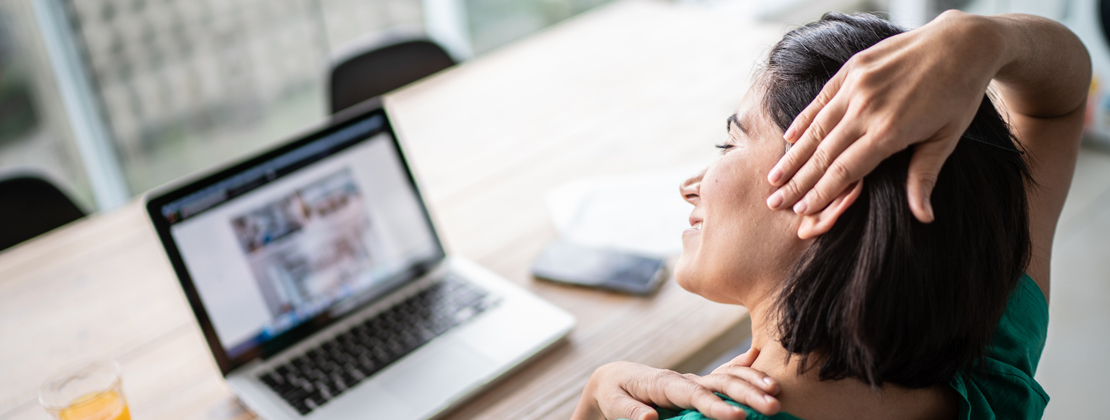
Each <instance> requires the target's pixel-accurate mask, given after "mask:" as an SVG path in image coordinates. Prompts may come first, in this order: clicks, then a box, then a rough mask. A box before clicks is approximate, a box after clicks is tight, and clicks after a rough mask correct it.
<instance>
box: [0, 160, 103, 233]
mask: <svg viewBox="0 0 1110 420" xmlns="http://www.w3.org/2000/svg"><path fill="white" fill-rule="evenodd" d="M84 216H85V212H83V211H81V209H80V208H78V207H77V205H76V204H74V203H73V201H71V200H70V199H69V197H68V196H66V195H65V193H63V192H62V191H61V190H59V189H58V187H55V186H54V184H51V183H50V182H49V181H47V180H45V179H42V178H40V177H38V176H35V175H27V174H20V175H12V176H9V177H6V178H3V179H0V251H3V250H5V249H8V248H10V247H12V246H14V245H16V244H19V243H20V242H23V241H26V240H28V239H31V238H34V237H36V236H39V235H41V234H43V233H46V232H49V231H51V230H54V229H55V228H57V227H60V226H62V225H64V224H66V223H69V222H72V221H74V220H77V219H80V218H82V217H84Z"/></svg>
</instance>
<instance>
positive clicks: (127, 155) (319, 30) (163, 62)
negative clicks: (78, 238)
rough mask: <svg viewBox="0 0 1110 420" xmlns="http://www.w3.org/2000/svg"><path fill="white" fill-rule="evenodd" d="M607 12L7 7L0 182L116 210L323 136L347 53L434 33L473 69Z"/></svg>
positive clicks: (398, 6) (372, 4) (70, 2)
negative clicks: (491, 56)
mask: <svg viewBox="0 0 1110 420" xmlns="http://www.w3.org/2000/svg"><path fill="white" fill-rule="evenodd" d="M606 1H608V0H523V1H520V0H425V1H421V0H370V1H365V0H199V1H198V0H0V171H13V170H15V169H16V168H20V169H22V168H32V169H35V170H37V171H40V172H45V174H46V175H47V176H48V177H49V178H51V179H52V180H53V181H55V182H56V183H59V184H60V185H62V186H63V188H65V189H66V190H67V192H69V193H70V194H71V195H73V196H74V198H75V199H76V200H77V201H78V202H79V203H80V204H81V205H82V207H84V208H85V209H87V210H93V211H95V210H97V209H103V208H111V207H114V206H116V205H119V204H121V203H122V202H123V201H125V200H126V199H127V198H128V197H131V196H134V195H137V194H141V193H142V192H144V191H147V190H149V189H151V188H153V187H156V186H158V185H161V184H164V183H166V182H168V181H171V180H173V179H175V178H178V177H181V176H183V175H186V174H188V173H191V172H194V171H197V170H200V169H203V168H207V167H211V166H213V165H218V164H220V163H225V162H227V161H229V160H232V159H235V158H240V157H242V156H245V155H247V154H249V153H250V152H251V151H254V150H258V149H260V148H264V147H266V146H269V145H271V144H273V143H274V142H276V141H280V140H282V139H283V138H285V137H287V136H289V135H291V134H292V133H295V132H296V131H297V130H299V129H301V128H304V127H306V126H309V125H311V124H313V123H315V122H317V121H319V120H321V119H322V118H323V117H324V114H325V112H326V111H325V108H326V107H325V100H326V98H325V97H324V95H325V86H326V79H325V78H326V74H327V70H328V66H329V59H330V57H332V56H333V55H334V54H335V53H336V52H337V51H341V50H342V49H343V47H344V45H346V44H348V43H351V42H352V41H355V40H357V39H360V38H365V37H375V36H385V35H386V34H389V33H392V32H405V33H412V32H424V33H428V34H429V35H431V36H432V37H433V38H435V39H436V40H437V41H440V42H441V43H442V44H444V45H445V46H446V47H447V48H448V50H449V51H451V52H452V53H453V55H456V56H457V57H456V58H458V59H465V58H468V57H469V56H471V55H473V54H481V53H483V52H486V51H489V50H491V49H494V48H496V47H498V46H501V45H504V44H506V43H509V42H511V41H513V40H516V39H519V38H521V37H523V36H527V35H528V34H531V33H534V32H536V31H538V30H540V29H543V28H545V27H547V26H550V25H552V24H554V23H556V22H559V21H562V20H564V19H566V18H568V17H571V16H574V15H576V14H578V13H581V12H583V11H585V10H588V9H590V8H592V7H594V6H597V5H599V4H602V3H604V2H606ZM429 10H431V12H430V13H429V12H428V11H429ZM61 44H68V45H69V47H71V49H72V51H69V52H70V53H72V54H69V57H66V55H67V51H65V50H66V48H67V45H61ZM59 55H61V56H59ZM66 60H68V61H66ZM57 62H62V63H63V65H62V67H68V68H65V69H59V68H57V66H55V63H57ZM65 79H75V80H69V81H67V80H65ZM74 85H76V86H74ZM74 95H76V96H78V97H77V98H74ZM73 114H87V115H84V117H81V116H76V115H73ZM74 119H76V120H79V121H77V122H76V123H71V120H74ZM82 123H83V124H82ZM78 126H80V127H78ZM97 126H99V128H98V127H97ZM98 130H99V131H102V132H103V134H104V136H102V137H103V138H97V135H96V134H95V132H96V131H98ZM90 132H91V133H92V134H90ZM86 137H91V139H89V138H86ZM87 143H91V144H87ZM82 145H85V147H84V149H83V148H82ZM88 162H92V165H90V166H92V167H90V168H86V163H88ZM113 166H115V168H114V169H113V168H112V167H113ZM113 171H114V172H116V174H117V176H115V180H113V176H112V175H111V174H110V172H113ZM102 172H109V174H103V173H102ZM113 183H114V184H116V185H112V184H113ZM106 190H110V191H106ZM105 196H110V197H109V198H108V199H105Z"/></svg>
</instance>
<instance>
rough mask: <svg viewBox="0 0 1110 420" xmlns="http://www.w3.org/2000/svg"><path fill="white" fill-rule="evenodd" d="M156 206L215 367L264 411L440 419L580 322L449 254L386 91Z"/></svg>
mask: <svg viewBox="0 0 1110 420" xmlns="http://www.w3.org/2000/svg"><path fill="white" fill-rule="evenodd" d="M146 209H147V213H148V215H149V216H150V219H151V221H152V222H153V224H154V227H155V229H156V230H157V233H158V237H159V238H160V239H161V242H162V245H163V246H164V248H165V250H166V254H167V255H168V257H169V259H170V261H171V263H172V264H173V268H174V270H175V271H176V274H177V278H178V279H179V280H180V282H181V287H182V289H184V292H185V295H186V296H187V298H188V300H189V304H190V306H191V307H192V310H193V313H194V314H195V315H196V319H197V321H198V322H199V324H200V327H201V329H202V330H203V332H204V337H205V339H206V340H207V342H208V346H209V347H210V348H211V351H212V355H213V357H214V358H215V360H216V363H217V364H218V365H219V368H220V371H221V372H222V373H223V375H224V377H225V378H226V380H227V383H228V384H229V385H230V387H231V389H232V390H233V391H234V392H235V393H236V394H237V395H238V396H239V398H240V399H241V400H242V401H243V402H244V403H245V404H246V405H247V406H248V407H249V408H250V409H252V410H254V411H255V412H256V413H257V414H259V415H260V416H261V417H263V418H266V419H271V420H277V419H356V418H357V419H365V418H370V417H373V418H389V419H424V418H430V417H434V416H436V415H439V414H442V413H444V412H445V411H446V410H447V409H448V408H450V407H452V406H454V405H457V404H458V403H460V402H462V401H463V400H464V399H465V398H467V397H468V396H470V395H472V394H474V393H475V392H477V391H478V390H480V389H482V388H483V386H485V385H488V384H490V383H491V382H492V381H493V380H494V379H496V378H497V377H499V376H501V375H504V374H505V373H507V372H509V371H510V370H511V369H513V368H514V367H516V366H518V365H520V364H522V363H523V362H525V361H527V360H528V359H530V358H532V357H533V356H536V355H537V354H539V353H540V352H541V351H542V350H544V349H545V348H547V347H549V346H550V345H552V344H554V343H555V342H557V341H558V340H559V339H561V338H562V337H564V336H565V335H566V334H567V333H568V332H569V331H570V329H571V328H572V327H573V326H574V318H573V317H572V316H571V315H570V314H568V313H566V312H565V311H563V310H561V309H559V308H556V307H555V306H553V305H551V304H549V303H548V302H545V301H544V300H542V299H539V298H538V297H536V296H534V295H532V294H531V293H529V292H527V291H525V290H523V289H521V288H519V287H517V286H515V285H513V284H512V283H511V282H509V281H507V280H505V279H503V278H501V277H499V276H498V275H496V274H494V273H492V272H490V271H488V270H486V269H484V268H482V267H480V266H479V265H477V264H475V263H473V262H470V261H468V260H466V259H463V258H460V257H457V256H449V255H447V254H446V252H445V251H444V247H443V244H442V243H441V242H440V240H439V237H438V236H437V234H436V230H435V227H434V226H433V224H432V220H431V218H430V217H429V214H428V209H427V206H426V205H425V203H424V201H423V199H422V198H421V196H420V192H419V190H418V188H417V183H416V181H415V179H414V178H413V174H412V172H411V171H410V169H409V166H408V164H407V163H406V161H405V157H404V153H403V150H402V147H401V145H400V143H399V142H398V139H397V136H396V135H395V134H394V132H393V130H392V128H391V127H390V123H389V118H388V116H387V115H386V113H385V110H384V109H383V107H382V106H381V102H380V100H370V101H367V102H365V103H363V104H361V105H359V106H356V107H355V108H352V109H348V110H346V111H344V112H343V113H341V114H339V115H337V116H336V117H334V118H333V119H332V120H331V121H329V122H328V123H327V124H325V125H324V126H323V127H321V128H318V129H314V130H310V132H309V133H308V134H306V135H302V136H298V137H297V138H296V139H295V140H293V141H290V142H286V143H285V144H283V145H281V146H278V147H276V148H273V149H272V150H268V151H265V152H263V153H261V154H259V155H257V156H255V157H252V158H249V159H247V160H246V161H243V162H240V163H238V164H234V165H231V166H230V167H227V168H224V169H221V170H218V171H215V172H214V173H211V174H209V175H204V176H200V177H198V178H195V179H193V180H189V181H183V182H181V183H179V184H177V185H176V186H170V187H167V188H163V189H161V190H159V191H156V192H153V193H151V194H149V195H148V197H147V199H146Z"/></svg>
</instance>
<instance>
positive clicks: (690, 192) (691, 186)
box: [678, 168, 708, 206]
mask: <svg viewBox="0 0 1110 420" xmlns="http://www.w3.org/2000/svg"><path fill="white" fill-rule="evenodd" d="M706 169H708V168H706ZM705 171H706V170H705V169H702V170H701V171H699V172H698V173H697V174H695V175H694V176H692V177H689V178H687V179H686V180H685V181H683V182H682V184H681V185H679V186H678V192H679V193H681V194H682V199H683V200H686V201H687V202H689V203H690V204H693V205H695V206H696V205H698V201H699V197H700V191H699V190H700V189H701V178H702V177H703V176H705Z"/></svg>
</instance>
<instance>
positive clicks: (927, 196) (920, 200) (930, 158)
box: [906, 137, 959, 223]
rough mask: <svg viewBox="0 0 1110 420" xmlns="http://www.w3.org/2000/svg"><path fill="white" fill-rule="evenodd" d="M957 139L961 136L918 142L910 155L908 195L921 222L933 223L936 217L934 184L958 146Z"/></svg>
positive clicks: (915, 214) (914, 214)
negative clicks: (933, 197)
mask: <svg viewBox="0 0 1110 420" xmlns="http://www.w3.org/2000/svg"><path fill="white" fill-rule="evenodd" d="M957 141H959V137H956V138H952V139H946V140H944V141H930V142H925V143H921V144H918V145H917V147H916V148H914V151H913V156H912V157H910V168H909V175H908V176H907V177H906V195H907V196H908V198H909V201H910V211H911V212H913V216H914V217H916V218H917V220H920V221H921V223H931V222H932V221H933V220H934V219H935V216H934V214H933V204H932V199H931V197H932V194H933V186H935V185H936V184H937V176H938V175H940V169H941V167H943V166H944V161H945V160H947V159H948V156H949V155H951V154H952V150H953V149H955V148H956V142H957Z"/></svg>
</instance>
